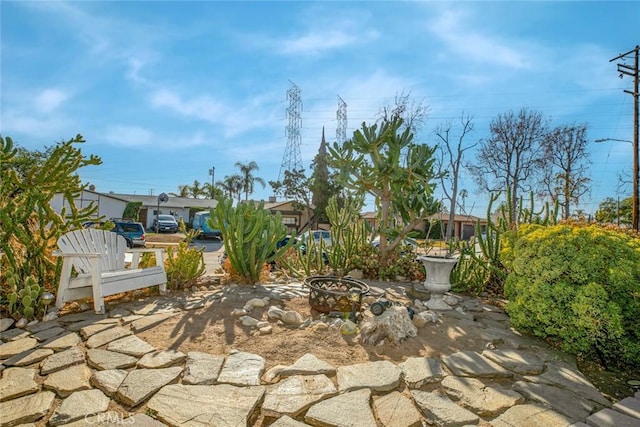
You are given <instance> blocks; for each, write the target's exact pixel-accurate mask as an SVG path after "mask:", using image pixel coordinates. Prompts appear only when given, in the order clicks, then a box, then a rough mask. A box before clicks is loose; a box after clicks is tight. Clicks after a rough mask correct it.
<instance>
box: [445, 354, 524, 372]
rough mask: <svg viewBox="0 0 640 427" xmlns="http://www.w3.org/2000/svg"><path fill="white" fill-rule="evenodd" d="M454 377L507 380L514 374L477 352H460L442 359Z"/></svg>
mask: <svg viewBox="0 0 640 427" xmlns="http://www.w3.org/2000/svg"><path fill="white" fill-rule="evenodd" d="M442 363H444V364H445V365H447V367H448V368H449V370H451V372H452V373H453V375H455V376H458V377H483V378H506V377H512V376H513V373H512V372H510V371H508V370H506V369H505V368H503V367H502V366H500V365H498V364H497V363H495V362H492V361H491V360H489V359H487V358H486V357H484V356H482V355H481V354H480V353H477V352H475V351H458V352H457V353H453V354H452V355H450V356H445V357H443V358H442Z"/></svg>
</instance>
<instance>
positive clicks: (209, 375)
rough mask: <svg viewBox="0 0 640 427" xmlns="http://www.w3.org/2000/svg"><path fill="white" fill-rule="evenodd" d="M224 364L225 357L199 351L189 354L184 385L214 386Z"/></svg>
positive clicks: (183, 378)
mask: <svg viewBox="0 0 640 427" xmlns="http://www.w3.org/2000/svg"><path fill="white" fill-rule="evenodd" d="M223 364H224V356H218V355H213V354H208V353H202V352H199V351H192V352H189V353H187V361H186V363H185V367H184V373H183V375H182V383H183V384H191V385H207V384H214V383H215V382H216V380H217V379H218V374H220V369H222V365H223Z"/></svg>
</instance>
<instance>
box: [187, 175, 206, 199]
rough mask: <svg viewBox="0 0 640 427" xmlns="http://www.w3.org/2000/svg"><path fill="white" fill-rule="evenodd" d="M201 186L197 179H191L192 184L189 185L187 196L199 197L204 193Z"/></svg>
mask: <svg viewBox="0 0 640 427" xmlns="http://www.w3.org/2000/svg"><path fill="white" fill-rule="evenodd" d="M203 191H204V190H203V188H202V184H200V181H198V180H197V179H196V180H194V181H193V184H192V185H190V186H189V196H190V197H193V198H194V199H197V198H199V197H200V196H202V195H204V193H203Z"/></svg>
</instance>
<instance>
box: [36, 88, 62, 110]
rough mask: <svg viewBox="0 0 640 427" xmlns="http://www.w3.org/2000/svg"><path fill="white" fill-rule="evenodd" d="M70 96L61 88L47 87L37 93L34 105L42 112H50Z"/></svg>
mask: <svg viewBox="0 0 640 427" xmlns="http://www.w3.org/2000/svg"><path fill="white" fill-rule="evenodd" d="M68 98H69V95H68V94H67V93H65V92H63V91H62V90H60V89H45V90H43V91H42V92H40V93H39V94H38V95H36V97H35V99H34V104H35V105H34V107H35V108H36V110H38V111H40V112H42V113H50V112H51V111H53V110H55V109H56V108H58V107H59V106H60V105H61V104H62V103H63V102H64V101H66V100H67V99H68Z"/></svg>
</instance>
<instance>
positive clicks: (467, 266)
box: [452, 188, 558, 295]
mask: <svg viewBox="0 0 640 427" xmlns="http://www.w3.org/2000/svg"><path fill="white" fill-rule="evenodd" d="M500 195H501V194H500V193H493V194H491V196H490V199H489V206H488V207H487V226H486V229H485V230H486V233H484V234H483V233H482V228H481V226H480V221H478V223H477V224H476V241H475V242H473V243H472V244H467V245H464V246H462V248H461V256H460V260H459V262H458V265H457V266H456V269H455V270H454V273H453V276H452V277H453V278H452V281H453V282H454V283H455V282H457V283H458V284H460V285H462V286H466V287H467V289H469V288H472V289H475V290H476V291H481V290H490V291H492V292H494V293H496V294H498V295H502V293H503V290H504V281H505V279H506V277H507V274H508V273H509V271H508V268H507V266H506V265H505V264H504V260H503V259H502V248H503V245H505V244H511V245H512V244H513V241H514V240H515V239H516V237H517V234H516V232H517V229H518V225H519V224H531V223H535V224H541V225H550V224H556V223H557V218H558V204H557V203H556V204H555V206H554V208H553V209H551V208H550V207H549V204H548V203H545V204H544V205H543V206H542V207H541V208H540V210H538V211H536V210H535V203H534V196H533V193H530V195H529V204H528V207H526V208H525V207H524V203H523V199H522V197H521V198H520V200H519V202H518V206H517V209H516V210H515V214H516V215H515V218H516V221H515V222H514V223H510V222H509V212H513V211H514V210H513V205H512V201H511V189H510V188H507V190H506V202H505V204H503V205H502V206H500V208H499V209H498V213H499V215H498V217H497V219H496V220H494V219H493V218H492V215H491V212H492V208H493V204H494V203H495V202H496V201H497V200H498V199H499V198H500ZM478 269H479V271H478Z"/></svg>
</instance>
